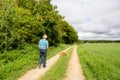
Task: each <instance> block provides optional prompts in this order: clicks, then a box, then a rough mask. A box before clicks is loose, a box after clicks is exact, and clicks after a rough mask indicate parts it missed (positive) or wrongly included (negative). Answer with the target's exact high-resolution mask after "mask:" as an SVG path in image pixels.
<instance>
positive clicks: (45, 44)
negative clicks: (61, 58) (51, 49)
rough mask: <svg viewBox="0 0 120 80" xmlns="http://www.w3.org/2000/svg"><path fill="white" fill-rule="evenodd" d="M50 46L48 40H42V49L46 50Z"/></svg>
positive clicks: (40, 43)
mask: <svg viewBox="0 0 120 80" xmlns="http://www.w3.org/2000/svg"><path fill="white" fill-rule="evenodd" d="M48 45H49V43H48V41H47V40H46V39H41V40H40V41H39V46H40V49H46V48H47V46H48Z"/></svg>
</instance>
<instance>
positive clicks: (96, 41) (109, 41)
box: [78, 40, 120, 43]
mask: <svg viewBox="0 0 120 80" xmlns="http://www.w3.org/2000/svg"><path fill="white" fill-rule="evenodd" d="M78 43H120V40H79V41H78Z"/></svg>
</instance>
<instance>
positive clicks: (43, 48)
mask: <svg viewBox="0 0 120 80" xmlns="http://www.w3.org/2000/svg"><path fill="white" fill-rule="evenodd" d="M46 38H47V35H46V34H44V35H43V39H41V40H40V41H39V43H38V47H39V49H40V58H39V68H41V65H42V62H43V68H45V67H46V56H47V55H46V53H47V49H48V45H49V43H48V41H47V40H46ZM42 57H43V59H42ZM42 60H43V61H42Z"/></svg>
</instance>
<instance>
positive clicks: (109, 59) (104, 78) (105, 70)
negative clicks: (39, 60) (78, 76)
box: [78, 43, 120, 80]
mask: <svg viewBox="0 0 120 80" xmlns="http://www.w3.org/2000/svg"><path fill="white" fill-rule="evenodd" d="M78 55H79V58H80V62H81V65H82V68H83V72H84V75H85V76H86V79H87V80H120V76H119V75H120V43H94V44H92V43H89V44H82V45H79V46H78Z"/></svg>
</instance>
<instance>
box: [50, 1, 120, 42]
mask: <svg viewBox="0 0 120 80" xmlns="http://www.w3.org/2000/svg"><path fill="white" fill-rule="evenodd" d="M51 3H52V4H53V5H57V10H58V11H59V14H60V15H62V16H65V20H66V21H67V22H68V23H69V24H70V25H72V26H73V27H74V29H75V30H76V31H77V33H78V36H79V39H82V40H120V0H52V2H51Z"/></svg>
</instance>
